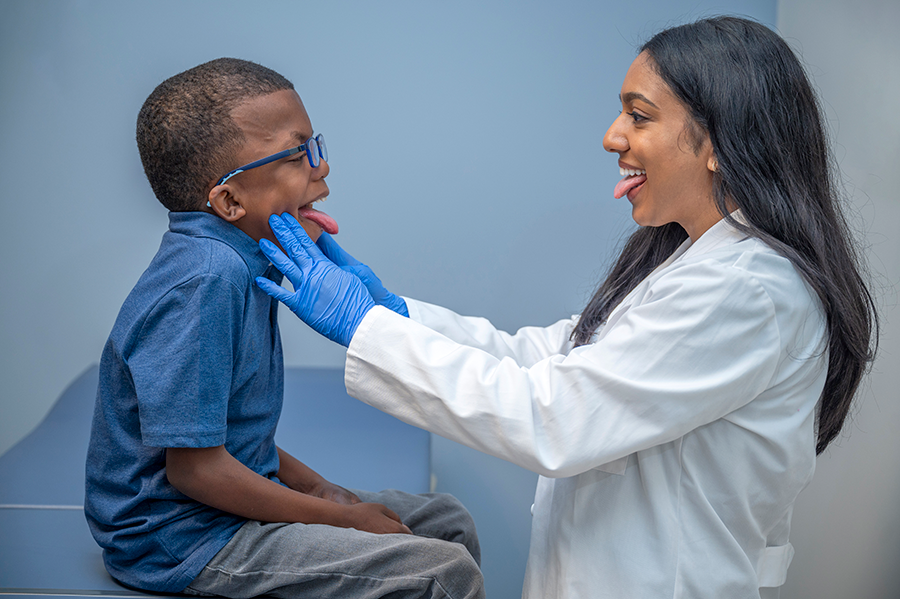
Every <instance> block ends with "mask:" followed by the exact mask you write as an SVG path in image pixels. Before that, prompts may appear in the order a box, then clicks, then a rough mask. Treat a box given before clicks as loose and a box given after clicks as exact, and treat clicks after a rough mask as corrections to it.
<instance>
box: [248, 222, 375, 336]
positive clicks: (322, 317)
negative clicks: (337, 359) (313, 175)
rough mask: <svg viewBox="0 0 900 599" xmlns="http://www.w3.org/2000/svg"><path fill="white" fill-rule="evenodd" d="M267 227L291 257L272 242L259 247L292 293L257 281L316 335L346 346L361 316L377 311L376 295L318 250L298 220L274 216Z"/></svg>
mask: <svg viewBox="0 0 900 599" xmlns="http://www.w3.org/2000/svg"><path fill="white" fill-rule="evenodd" d="M269 226H270V227H272V232H274V233H275V237H276V238H277V239H278V242H279V243H280V244H281V247H283V248H284V249H285V251H286V252H287V254H288V256H290V258H288V256H285V255H284V253H283V252H282V251H281V250H280V249H278V246H277V245H275V244H274V243H272V242H271V241H269V240H268V239H260V241H259V247H260V249H261V250H262V251H263V253H264V254H265V255H266V256H267V257H268V258H269V260H271V261H272V264H274V265H275V267H276V268H277V269H278V270H280V271H281V272H282V273H283V274H284V275H285V276H286V277H287V278H288V280H290V282H291V284H292V285H293V286H294V292H293V293H291V292H290V291H288V290H287V289H285V288H283V287H281V286H280V285H276V284H275V283H273V282H272V281H270V280H269V279H267V278H265V277H257V278H256V284H257V285H259V288H260V289H262V290H263V291H265V292H266V293H268V294H269V295H270V296H272V297H274V298H275V299H277V300H278V301H280V302H282V303H284V305H286V306H287V307H288V308H290V309H291V311H292V312H293V313H294V314H296V315H297V316H298V317H300V320H302V321H303V322H305V323H306V324H308V325H309V326H310V327H312V328H313V330H315V331H316V332H318V333H319V334H321V335H324V336H325V337H328V338H329V339H331V340H332V341H335V342H337V343H340V344H341V345H343V346H344V347H348V346H349V345H350V340H351V339H352V338H353V334H354V333H355V332H356V329H357V327H358V326H359V323H360V322H362V319H363V317H364V316H365V315H366V314H367V313H368V312H369V310H371V309H372V308H374V307H375V302H374V301H373V300H372V296H370V295H369V292H368V291H367V290H366V287H365V286H364V285H363V284H362V281H360V280H359V279H358V278H357V277H356V276H355V275H353V274H351V273H349V272H346V271H344V270H341V269H340V268H339V267H338V266H335V265H334V264H333V263H332V262H331V261H330V260H329V259H328V258H326V257H325V256H324V255H323V254H322V252H321V251H319V248H318V247H316V244H314V243H313V241H312V239H310V238H309V236H308V235H307V234H306V231H304V230H303V227H301V226H300V223H298V222H297V221H296V220H295V219H294V217H292V216H291V215H289V214H284V215H282V216H278V215H277V214H273V215H272V216H270V217H269Z"/></svg>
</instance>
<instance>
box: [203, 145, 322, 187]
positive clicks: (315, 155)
mask: <svg viewBox="0 0 900 599" xmlns="http://www.w3.org/2000/svg"><path fill="white" fill-rule="evenodd" d="M311 143H314V144H315V145H316V151H315V152H310V148H309V146H310V144H311ZM301 151H303V152H306V159H307V160H308V161H309V165H310V166H311V167H313V168H316V167H318V166H319V165H320V164H322V160H324V161H325V162H328V148H327V147H326V146H325V136H323V135H322V134H321V133H319V134H318V135H313V136H312V137H310V138H309V139H307V140H306V141H305V142H303V143H302V144H300V145H299V146H297V147H295V148H290V149H288V150H282V151H281V152H277V153H275V154H272V155H271V156H266V157H265V158H260V159H259V160H254V161H253V162H251V163H250V164H245V165H244V166H241V167H238V168H236V169H234V170H233V171H230V172H229V173H228V174H227V175H225V176H224V177H222V178H221V179H219V181H218V183H216V185H222V184H223V183H225V182H226V181H228V180H229V179H231V178H232V177H233V176H235V175H237V174H239V173H243V172H244V171H249V170H250V169H252V168H256V167H258V166H263V165H266V164H269V163H270V162H275V161H276V160H281V159H282V158H287V157H288V156H293V155H294V154H298V153H300V152H301Z"/></svg>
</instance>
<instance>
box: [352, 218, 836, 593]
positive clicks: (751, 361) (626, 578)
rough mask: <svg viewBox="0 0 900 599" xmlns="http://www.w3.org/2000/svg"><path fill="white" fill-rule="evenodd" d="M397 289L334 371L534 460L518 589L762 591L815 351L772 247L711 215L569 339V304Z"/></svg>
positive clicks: (809, 321)
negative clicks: (462, 308) (591, 330)
mask: <svg viewBox="0 0 900 599" xmlns="http://www.w3.org/2000/svg"><path fill="white" fill-rule="evenodd" d="M407 305H408V306H409V312H410V318H409V319H407V318H403V317H401V316H398V315H397V314H394V313H393V312H391V311H389V310H387V309H384V308H381V307H377V308H375V309H373V310H371V311H370V312H369V314H368V315H366V317H365V318H364V319H363V321H362V323H361V324H360V325H359V328H358V329H357V331H356V334H355V335H354V337H353V341H352V343H351V344H350V347H349V349H348V352H347V362H346V371H345V382H346V385H347V390H348V392H349V393H350V394H351V395H353V396H354V397H357V398H359V399H361V400H362V401H364V402H366V403H368V404H370V405H372V406H374V407H376V408H378V409H380V410H383V411H385V412H388V413H390V414H393V415H394V416H396V417H398V418H400V419H401V420H404V421H406V422H408V423H411V424H413V425H415V426H419V427H422V428H424V429H427V430H429V431H432V432H434V433H437V434H439V435H441V436H443V437H446V438H448V439H452V440H454V441H457V442H459V443H463V444H465V445H468V446H470V447H473V448H475V449H478V450H480V451H483V452H485V453H488V454H491V455H494V456H497V457H500V458H503V459H505V460H509V461H510V462H513V463H515V464H518V465H520V466H523V467H525V468H528V469H529V470H532V471H534V472H537V473H538V474H541V475H542V476H541V478H540V480H539V482H538V487H537V492H536V495H535V499H534V507H533V514H534V520H533V523H532V535H531V548H530V553H529V560H528V567H527V571H526V576H525V587H524V594H523V596H524V597H526V598H530V599H568V598H590V599H597V598H603V597H610V598H616V599H620V598H623V597H653V598H661V597H685V598H687V597H690V598H696V597H717V598H718V597H728V598H729V599H731V598H749V597H759V596H760V593H762V596H763V597H768V596H777V588H773V587H778V586H780V585H781V584H783V582H784V580H785V577H786V574H787V567H788V565H789V563H790V561H791V557H792V556H793V548H792V547H791V545H790V543H789V542H788V533H789V529H790V519H791V512H792V508H793V504H794V501H795V499H796V498H797V495H798V494H799V493H800V491H801V490H802V489H803V488H804V487H805V486H806V484H807V483H808V482H809V480H810V478H811V477H812V474H813V469H814V465H815V434H814V420H815V417H814V414H815V408H816V404H817V401H818V398H819V396H820V394H821V391H822V388H823V386H824V383H825V374H826V370H827V350H826V348H825V338H826V329H825V322H824V317H823V315H822V312H821V308H820V305H819V302H818V300H817V299H816V298H815V296H814V294H813V293H812V292H811V290H810V289H809V288H808V286H807V285H806V284H805V283H804V282H803V280H802V279H801V277H800V275H799V274H798V272H797V271H796V269H795V268H794V267H793V266H792V265H791V263H790V262H789V261H788V260H787V259H785V258H783V257H781V256H780V255H778V254H777V253H775V252H774V251H773V250H771V249H770V248H769V247H768V246H766V245H765V244H763V243H762V242H760V241H759V240H757V239H754V238H745V237H744V236H743V235H742V234H741V233H739V232H738V231H737V230H736V229H734V228H733V227H731V226H730V225H728V224H727V223H725V221H720V222H719V223H718V224H716V225H715V226H713V227H712V228H710V229H709V231H707V232H706V233H705V234H704V235H703V236H702V237H701V238H700V239H698V240H697V241H696V242H695V243H693V244H691V242H690V240H688V241H686V242H685V243H684V245H682V246H681V247H680V248H679V249H678V250H677V251H676V252H675V253H674V254H673V255H672V257H670V258H669V259H668V260H667V261H666V262H665V263H664V264H662V265H661V266H660V267H659V268H657V269H656V270H655V271H654V272H653V273H652V274H651V275H650V276H649V277H648V278H647V279H646V280H645V281H643V282H642V283H641V284H640V285H638V287H637V288H635V290H634V291H633V292H632V293H631V294H630V295H628V296H627V297H626V298H625V300H623V301H622V302H621V304H620V305H619V306H618V307H617V308H616V309H615V310H614V311H613V312H612V313H611V314H610V316H609V318H608V320H607V322H606V324H605V325H604V326H602V327H601V328H600V329H598V331H597V334H596V335H595V337H594V341H593V343H592V344H590V345H586V346H582V347H579V348H575V349H573V347H572V343H571V341H570V340H569V336H570V333H571V331H572V329H573V327H574V326H575V323H576V321H577V318H575V317H573V318H571V319H565V320H562V321H560V322H557V323H556V324H553V325H551V326H549V327H546V328H523V329H521V330H519V331H518V332H517V333H516V334H515V335H509V334H507V333H504V332H502V331H498V330H497V329H495V328H494V327H493V326H492V325H491V324H490V323H489V322H488V321H486V320H484V319H480V318H468V317H462V316H459V315H457V314H455V313H453V312H451V311H449V310H446V309H444V308H440V307H437V306H433V305H430V304H426V303H422V302H417V301H413V300H407Z"/></svg>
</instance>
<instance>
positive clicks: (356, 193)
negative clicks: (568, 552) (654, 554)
mask: <svg viewBox="0 0 900 599" xmlns="http://www.w3.org/2000/svg"><path fill="white" fill-rule="evenodd" d="M863 3H864V4H867V5H869V4H871V5H879V3H878V2H876V1H874V0H865V1H864V2H863ZM813 4H815V3H813ZM781 5H788V6H795V5H796V6H799V7H802V10H801V9H800V8H798V9H796V10H794V11H793V12H788V13H785V14H787V15H789V16H790V15H801V14H804V13H803V11H804V10H815V9H814V7H812V6H810V5H809V3H804V2H799V1H797V0H789V1H782V2H781ZM854 5H855V4H854ZM0 6H2V8H3V12H4V16H3V19H2V20H0V133H2V141H0V198H2V199H0V202H2V204H0V205H2V207H3V218H2V219H0V251H2V257H3V260H2V261H0V268H2V275H3V277H2V281H3V283H2V284H0V306H2V310H0V339H2V341H0V358H2V359H0V380H2V382H3V387H2V391H0V413H2V417H0V452H2V451H4V450H5V449H7V448H8V447H9V446H10V445H12V444H13V443H14V442H15V441H16V440H18V439H19V438H21V437H22V436H24V435H25V434H27V432H28V431H29V430H30V429H31V428H32V427H33V426H34V425H36V424H37V422H38V421H39V420H40V418H41V417H42V416H43V414H44V413H45V412H46V410H47V409H48V408H49V406H50V405H51V403H52V402H53V401H54V399H55V398H56V397H57V396H58V395H59V393H60V392H61V391H62V389H63V388H64V387H65V385H66V384H67V383H68V382H70V381H71V380H72V379H73V378H74V377H75V376H76V375H77V374H78V373H80V372H81V371H82V370H83V369H84V368H85V367H87V366H88V365H89V364H91V363H92V362H95V361H97V360H98V358H99V354H100V351H101V349H102V345H103V343H104V341H105V339H106V335H107V334H108V332H109V330H110V328H111V326H112V323H113V320H114V318H115V315H116V313H117V311H118V308H119V306H120V304H121V302H122V300H123V299H124V297H125V295H126V294H127V293H128V291H129V290H130V288H131V286H132V285H133V284H134V282H135V281H136V280H137V278H138V276H139V275H140V273H141V272H142V271H143V269H144V268H145V266H146V265H147V263H148V262H149V260H150V258H151V257H152V255H153V253H154V252H155V250H156V247H157V246H158V243H159V238H160V235H161V232H162V231H163V230H164V229H165V226H166V214H165V210H164V209H163V208H162V207H161V206H160V205H159V204H158V203H157V202H156V201H155V199H154V198H153V196H152V193H151V191H150V188H149V186H148V185H147V183H146V182H145V180H144V178H143V174H142V172H141V167H140V162H139V159H138V155H137V150H136V148H135V146H134V139H133V137H134V135H133V132H134V121H135V117H136V114H137V111H138V109H139V107H140V105H141V103H142V102H143V100H144V98H145V97H146V96H147V94H149V93H150V91H151V90H152V89H153V87H154V86H155V85H156V84H158V83H159V82H160V81H162V80H163V79H165V78H166V77H168V76H170V75H172V74H174V73H176V72H178V71H181V70H184V69H186V68H189V67H191V66H194V65H196V64H198V63H200V62H202V61H205V60H209V59H212V58H215V57H219V56H238V57H242V58H247V59H250V60H255V61H257V62H260V63H262V64H265V65H267V66H270V67H272V68H274V69H276V70H278V71H280V72H281V73H283V74H284V75H286V76H287V77H288V78H290V79H291V80H292V81H293V82H294V83H295V85H296V87H297V89H298V91H299V93H300V95H301V96H302V97H303V100H304V102H305V104H306V107H307V109H308V111H309V113H310V116H311V118H312V120H313V124H314V126H315V127H316V129H317V130H318V131H321V132H323V133H325V135H326V136H327V138H328V143H329V150H330V155H331V167H332V169H331V175H330V177H329V185H330V187H331V189H332V194H331V199H330V200H329V201H328V202H326V203H325V204H324V206H323V209H324V210H325V211H327V212H329V213H330V214H331V215H332V216H334V217H335V218H336V219H337V221H338V222H339V223H340V225H341V235H340V240H341V242H342V243H343V244H344V246H345V247H346V248H347V249H349V250H350V251H351V252H353V253H355V254H357V255H358V256H359V257H361V258H363V259H364V260H365V261H367V262H368V263H369V264H371V265H372V266H373V267H375V269H376V272H378V273H379V275H380V276H381V277H382V279H383V280H384V281H385V282H386V283H387V284H388V285H389V287H390V288H391V289H392V290H395V291H397V292H398V293H404V294H407V295H411V296H414V297H419V298H421V299H424V300H429V301H435V302H440V303H443V304H444V305H447V306H449V307H451V308H454V309H456V310H458V311H461V312H464V313H473V314H480V315H484V316H487V317H488V318H490V319H492V320H493V321H494V322H495V323H496V324H497V325H499V326H501V327H503V328H507V329H515V328H517V327H519V326H522V325H525V324H544V323H550V322H552V321H554V320H556V319H558V318H560V317H563V316H567V315H569V314H572V313H575V312H577V311H579V310H580V309H581V307H582V306H583V305H584V303H585V301H586V299H587V296H588V294H589V293H590V291H591V290H592V288H593V286H594V285H595V284H596V282H597V280H598V279H599V278H600V276H601V275H602V273H603V269H604V267H605V266H606V265H607V263H608V262H607V261H608V259H609V257H610V256H611V253H612V251H613V250H614V248H615V246H616V244H617V242H618V241H619V240H620V238H621V235H622V234H623V232H625V231H627V230H628V229H629V226H630V222H631V221H630V217H629V209H628V206H627V204H625V203H624V202H617V201H615V200H613V199H612V187H613V185H614V184H615V182H616V180H617V179H618V178H619V177H618V173H617V169H616V166H615V159H614V157H612V156H610V155H607V154H606V153H605V152H604V151H603V149H602V147H601V138H602V135H603V133H604V131H605V129H606V127H607V126H608V124H609V123H610V122H611V120H612V119H613V118H614V116H615V115H616V113H617V111H618V102H617V98H616V94H617V93H618V90H619V87H620V85H621V80H622V77H623V76H624V74H625V71H626V70H627V68H628V65H629V63H630V61H631V59H632V58H633V57H634V48H635V45H636V44H638V43H639V42H640V41H642V40H644V39H646V38H647V37H648V36H649V35H651V34H652V33H653V32H655V31H657V30H658V29H660V28H662V27H665V26H668V25H672V24H675V23H678V22H683V21H685V20H692V19H695V18H697V17H700V16H705V15H708V14H713V13H721V12H733V13H741V14H746V15H750V16H753V17H756V18H758V19H760V20H762V21H763V22H766V23H768V24H773V25H774V24H775V20H776V4H775V1H774V0H731V1H722V2H702V1H699V2H698V1H696V0H676V1H665V0H652V1H648V2H644V3H641V4H640V5H636V4H633V3H627V2H611V1H602V2H601V1H597V2H586V1H584V2H559V3H552V4H551V3H549V2H474V1H456V2H452V3H445V2H397V1H393V2H379V3H375V2H362V1H360V2H315V3H313V2H256V3H241V2H207V1H194V2H174V1H156V2H152V3H136V2H101V1H95V2H87V1H80V2H79V1H56V2H51V1H47V0H32V1H24V0H21V1H16V0H13V1H10V0H7V1H5V2H2V4H0ZM802 20H803V17H800V16H798V17H797V18H796V19H795V20H794V21H792V22H794V23H796V25H795V31H797V33H796V35H801V36H802V35H806V36H809V37H810V38H811V39H816V31H814V30H812V29H810V28H808V27H806V28H804V27H803V26H802V25H800V24H799V23H800V22H801V21H802ZM876 22H878V21H877V16H876ZM856 35H857V36H860V37H861V36H864V33H861V32H857V33H856ZM821 37H822V36H821V35H820V36H819V39H821ZM827 39H828V40H829V42H831V41H832V40H833V39H836V36H834V35H833V34H831V33H829V34H828V37H827ZM894 64H896V63H894ZM890 139H894V138H893V137H891V138H890ZM888 143H893V142H890V141H889V142H888ZM385 144H388V145H389V147H390V148H392V150H391V151H390V152H387V153H386V152H385V151H384V146H385ZM893 264H895V262H894V263H893ZM282 328H283V336H284V341H285V356H286V361H287V363H288V364H289V365H312V366H320V365H327V366H339V365H341V364H342V363H343V350H342V349H341V348H339V347H337V346H335V345H333V344H331V343H330V342H327V341H324V340H322V339H320V338H318V337H317V336H316V335H314V334H311V333H310V332H309V331H307V330H306V329H305V327H304V326H303V325H301V324H300V323H298V322H297V321H296V320H295V319H294V318H293V317H292V316H291V315H290V314H289V313H285V314H283V317H282ZM894 389H896V387H894ZM894 394H895V395H896V393H895V392H894ZM890 399H892V400H895V399H896V397H892V398H890ZM893 467H894V469H895V470H896V463H894V466H893ZM434 470H435V475H436V480H437V488H438V489H440V490H449V491H451V492H454V493H456V494H457V495H459V496H460V497H461V498H462V499H463V500H464V501H465V502H466V503H467V504H469V505H470V507H471V509H472V511H473V513H475V516H476V519H477V521H478V524H479V526H480V527H481V528H482V536H483V538H484V545H485V566H486V572H487V573H488V581H487V582H488V592H489V596H490V597H492V598H498V597H517V596H518V594H519V592H520V588H521V576H522V568H523V567H524V555H525V553H526V552H527V538H528V523H529V518H528V515H527V509H528V507H529V506H530V503H531V496H532V494H533V489H534V475H532V474H530V473H527V472H525V471H522V470H520V469H518V468H516V467H513V466H510V465H508V464H505V463H503V462H499V461H497V460H493V459H492V458H486V457H484V456H481V455H480V454H475V453H474V452H471V451H470V450H467V449H464V448H461V447H458V446H456V445H454V444H452V443H449V442H447V441H444V440H442V439H439V438H436V439H435V440H434ZM347 484H352V481H348V482H347ZM798 559H799V556H798ZM797 596H799V595H797ZM819 596H822V595H819Z"/></svg>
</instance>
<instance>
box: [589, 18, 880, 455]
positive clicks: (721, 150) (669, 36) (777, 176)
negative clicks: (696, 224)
mask: <svg viewBox="0 0 900 599" xmlns="http://www.w3.org/2000/svg"><path fill="white" fill-rule="evenodd" d="M640 50H641V52H646V53H647V54H648V55H649V56H650V58H651V59H652V64H653V65H654V67H655V69H656V72H657V74H658V75H659V76H660V77H661V78H662V80H663V81H665V82H666V84H668V86H669V88H670V89H671V90H672V92H673V93H674V94H675V96H676V97H678V98H679V99H680V100H681V101H682V102H683V103H684V104H685V106H686V107H687V108H688V110H689V112H690V114H691V115H692V116H693V118H694V120H695V121H696V123H697V124H698V125H699V126H701V127H702V128H703V129H704V130H705V131H706V132H708V134H709V138H710V141H711V142H712V147H713V150H714V152H715V155H716V159H717V160H718V164H719V166H718V171H717V172H716V173H715V175H714V182H713V190H714V196H715V201H716V205H717V206H718V209H719V212H720V213H721V214H722V215H723V217H724V218H726V219H727V220H728V221H729V222H730V223H731V224H732V225H734V226H735V227H737V228H738V229H740V230H742V231H744V232H746V233H748V234H749V235H752V236H754V237H757V238H759V239H761V240H763V241H764V242H766V243H767V244H768V245H769V246H771V247H772V248H774V249H775V250H776V251H778V252H779V253H781V254H782V255H784V256H785V257H787V258H788V259H790V260H791V262H793V264H794V265H795V266H796V267H797V269H798V270H799V271H800V273H801V274H802V275H803V277H804V278H805V279H806V281H807V282H808V284H809V285H810V286H811V287H812V289H813V290H814V291H815V293H816V294H817V295H818V297H819V300H820V301H821V303H822V307H823V309H824V312H825V317H826V321H827V326H828V376H827V378H826V381H825V388H824V390H823V391H822V397H821V399H820V403H819V411H818V418H817V442H816V453H817V454H818V453H821V452H822V451H824V449H825V448H826V447H827V446H828V444H829V443H830V442H831V441H832V440H833V439H834V438H835V437H836V436H837V435H838V433H840V431H841V427H842V426H843V424H844V419H845V418H846V416H847V413H848V411H849V409H850V406H851V404H852V402H853V398H854V395H855V394H856V390H857V388H858V386H859V383H860V381H861V380H862V377H863V375H864V374H865V373H866V372H867V370H868V368H869V365H870V363H871V361H872V360H873V359H874V354H875V349H876V347H877V345H878V319H877V315H876V311H875V303H874V301H873V298H872V295H871V293H870V292H869V290H868V288H867V284H866V281H865V280H864V278H863V276H862V274H861V267H860V261H859V257H858V255H857V252H856V249H855V247H854V243H853V239H852V235H851V234H850V231H849V228H848V226H847V223H846V220H845V219H844V216H843V214H842V212H841V208H840V194H839V192H838V190H839V183H838V182H837V180H836V178H835V177H836V173H837V169H836V168H834V167H833V165H832V161H831V155H830V152H829V148H828V140H827V138H826V134H825V129H824V125H823V119H822V115H821V110H820V107H819V103H818V100H817V98H816V95H815V92H814V91H813V89H812V86H811V85H810V82H809V80H808V79H807V77H806V73H805V72H804V70H803V67H802V66H801V64H800V62H799V61H798V60H797V57H796V56H795V55H794V53H793V52H792V51H791V49H790V47H789V46H788V45H787V44H786V43H785V42H784V40H782V39H781V38H780V37H779V36H778V35H777V34H775V33H774V32H773V31H771V30H770V29H768V28H767V27H765V26H763V25H761V24H759V23H756V22H753V21H749V20H746V19H741V18H736V17H716V18H711V19H704V20H702V21H698V22H695V23H691V24H688V25H682V26H679V27H674V28H672V29H667V30H665V31H662V32H660V33H658V34H657V35H655V36H654V37H653V38H652V39H650V41H648V42H647V43H646V44H644V46H643V47H641V49H640ZM727 201H730V202H731V203H733V205H736V206H737V207H738V208H740V209H741V212H742V214H743V217H744V219H745V221H746V222H744V223H742V222H736V221H735V220H734V219H733V218H731V217H730V216H729V211H728V209H727V208H726V202H727ZM685 239H687V233H686V232H685V231H684V229H682V228H681V226H680V225H678V224H677V223H670V224H668V225H664V226H662V227H641V228H640V229H638V230H637V231H636V232H635V233H634V234H633V235H632V236H631V237H630V238H629V239H628V241H627V242H626V244H625V247H624V249H623V250H622V253H621V255H620V256H619V258H618V260H617V261H616V263H615V264H614V265H613V268H612V269H611V271H610V273H609V275H608V276H607V278H606V280H605V281H604V282H603V283H602V284H601V285H600V288H599V289H598V290H597V291H596V292H595V294H594V296H593V298H592V299H591V300H590V302H589V303H588V305H587V307H586V308H585V310H584V312H583V313H582V315H581V318H580V320H579V322H578V325H577V326H576V328H575V330H574V331H573V333H572V339H573V340H574V341H575V343H576V345H583V344H586V343H588V342H589V340H590V338H591V335H592V334H593V333H594V331H595V329H596V328H597V327H598V326H599V325H600V324H601V323H603V322H604V321H605V320H606V318H607V316H608V315H609V313H610V312H611V311H612V309H613V308H615V307H616V305H617V304H618V303H619V302H620V301H621V300H622V299H623V298H624V296H625V295H627V294H628V292H629V291H631V290H632V289H634V287H635V286H637V284H638V283H640V281H641V280H643V279H644V278H645V277H646V276H647V275H648V274H650V272H651V271H652V270H653V269H654V268H656V266H658V265H659V264H660V263H661V262H662V261H663V260H665V259H666V258H667V257H668V256H669V255H670V254H671V253H672V252H673V251H674V250H675V249H676V248H677V247H678V246H679V245H680V244H681V243H682V242H683V241H684V240H685Z"/></svg>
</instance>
